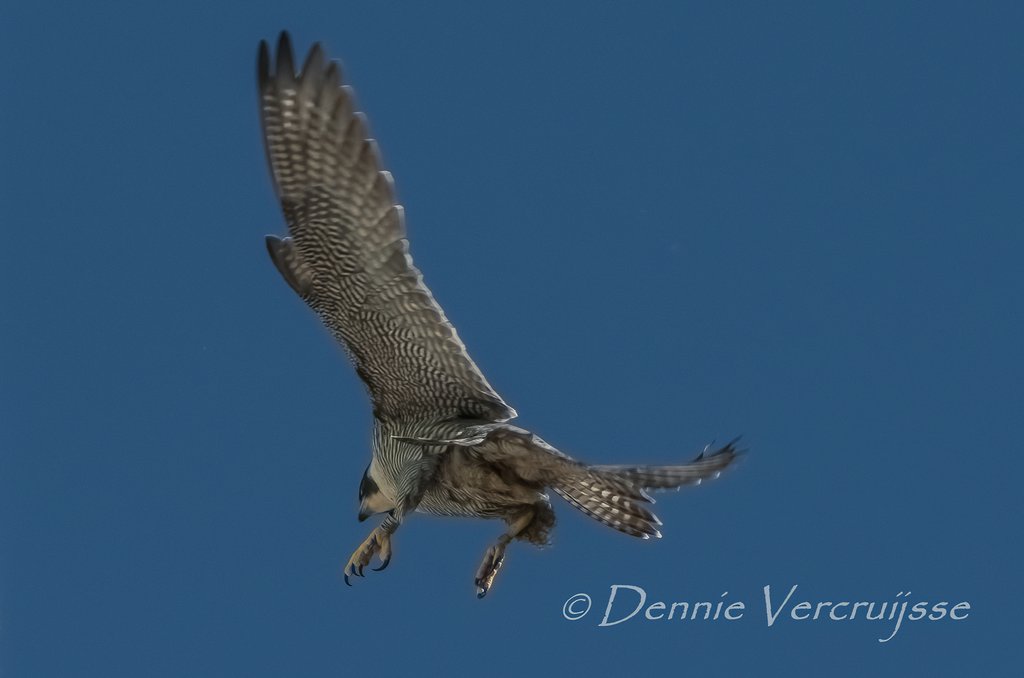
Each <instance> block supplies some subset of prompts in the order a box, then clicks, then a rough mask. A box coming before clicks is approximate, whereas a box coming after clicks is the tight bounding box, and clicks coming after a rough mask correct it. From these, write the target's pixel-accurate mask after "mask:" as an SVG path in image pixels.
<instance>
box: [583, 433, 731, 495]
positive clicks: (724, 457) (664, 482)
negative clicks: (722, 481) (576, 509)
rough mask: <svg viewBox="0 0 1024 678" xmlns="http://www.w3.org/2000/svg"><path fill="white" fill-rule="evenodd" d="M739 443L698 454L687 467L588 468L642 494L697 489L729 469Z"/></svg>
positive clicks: (685, 465) (681, 465)
mask: <svg viewBox="0 0 1024 678" xmlns="http://www.w3.org/2000/svg"><path fill="white" fill-rule="evenodd" d="M738 440H739V439H738V438H737V439H736V440H733V441H732V442H730V443H728V444H726V445H724V446H722V447H721V448H719V449H718V450H716V451H715V452H714V453H712V454H710V455H705V453H703V452H702V453H701V454H700V456H698V457H697V458H696V459H694V460H693V461H692V462H690V463H689V464H678V465H675V466H591V467H590V468H591V469H592V470H594V471H597V472H598V473H602V474H606V475H612V476H617V477H619V478H621V479H623V480H625V481H626V482H628V483H630V484H632V485H634V486H636V487H638V488H641V489H645V490H674V489H678V488H680V487H683V486H684V485H699V484H700V483H701V482H702V481H703V480H705V479H706V478H711V479H713V478H717V477H718V476H719V475H720V474H721V473H722V471H723V470H725V468H726V467H727V466H729V465H730V464H731V463H733V461H735V460H736V457H737V456H738V455H739V454H740V451H739V450H737V449H736V442H737V441H738Z"/></svg>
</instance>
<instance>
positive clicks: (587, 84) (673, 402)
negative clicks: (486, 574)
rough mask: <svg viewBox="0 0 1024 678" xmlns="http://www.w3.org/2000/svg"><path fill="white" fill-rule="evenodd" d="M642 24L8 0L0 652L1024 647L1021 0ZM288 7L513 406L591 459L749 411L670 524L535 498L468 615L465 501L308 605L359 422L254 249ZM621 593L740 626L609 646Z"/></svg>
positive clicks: (800, 10)
mask: <svg viewBox="0 0 1024 678" xmlns="http://www.w3.org/2000/svg"><path fill="white" fill-rule="evenodd" d="M485 4H486V6H483V5H485ZM637 5H639V6H637V7H630V6H627V3H587V4H583V3H580V4H575V5H573V4H570V3H562V4H559V5H557V6H553V4H551V3H515V4H510V3H503V4H500V5H499V4H498V3H469V2H464V3H457V4H456V3H431V4H430V6H427V5H426V4H418V3H411V2H406V3H401V2H374V3H371V2H366V3H358V4H353V3H348V2H339V1H335V2H300V3H265V2H264V3H260V2H245V3H241V2H223V3H211V4H207V3H195V4H190V3H147V2H133V3H127V2H125V3H102V2H100V3H89V4H83V3H63V4H53V3H46V2H39V3H31V4H29V3H21V4H18V5H11V4H9V5H7V6H5V8H4V9H3V10H2V15H3V21H2V22H0V38H2V40H0V53H2V57H3V60H4V63H5V65H6V66H5V68H4V69H3V71H2V74H0V79H2V82H3V85H4V91H5V92H7V95H6V96H5V97H4V101H3V104H2V105H0V116H2V117H0V120H2V122H3V125H2V132H0V134H2V142H3V147H4V153H3V158H2V160H0V172H2V177H3V187H4V188H3V191H2V193H0V201H2V202H0V206H2V210H3V215H4V218H3V221H4V224H5V236H6V237H5V243H4V247H3V248H2V251H0V271H2V275H3V282H2V285H0V289H2V296H0V300H2V304H3V307H2V308H3V311H4V317H5V320H6V322H5V323H4V328H5V329H4V332H3V337H4V351H3V352H2V355H0V361H2V362H0V368H2V380H0V384H2V386H0V516H2V520H0V568H2V569H0V586H2V588H0V670H3V671H4V675H6V676H39V677H42V676H66V675H103V676H138V675H148V676H181V675H245V676H279V675H310V676H338V675H340V676H349V675H394V674H404V675H410V672H412V671H417V670H419V671H422V670H424V669H423V667H424V666H426V667H428V668H429V669H430V670H431V671H435V670H440V669H444V670H446V671H450V672H451V673H453V674H455V675H459V674H463V675H476V674H479V673H486V674H488V675H492V676H503V675H521V674H522V673H523V672H525V671H530V672H539V673H542V674H544V673H558V674H563V675H569V674H570V673H576V672H580V673H582V672H585V671H590V672H594V673H597V674H605V675H611V674H624V673H627V672H628V673H629V675H637V674H643V675H648V674H650V675H657V674H679V673H683V672H687V673H699V674H701V675H737V674H739V675H750V674H752V673H753V672H757V673H759V674H763V673H769V674H772V673H787V674H795V675H801V674H803V675H821V674H822V673H825V672H827V673H829V674H831V675H864V674H866V673H869V672H870V673H873V674H876V675H893V674H896V673H899V672H906V671H914V672H915V673H927V674H929V675H965V674H968V675H1010V674H1011V673H1012V672H1013V671H1014V670H1019V667H1020V663H1021V659H1022V657H1021V652H1020V643H1019V640H1018V638H1017V636H1018V635H1019V634H1018V631H1019V628H1020V616H1021V614H1022V612H1024V595H1022V587H1021V584H1020V580H1019V576H1018V573H1019V570H1020V566H1021V557H1020V555H1021V552H1020V546H1019V537H1015V536H1014V535H1015V534H1018V533H1019V522H1020V518H1021V501H1020V490H1019V484H1020V474H1021V471H1022V470H1024V469H1022V464H1021V461H1020V453H1019V450H1018V447H1019V441H1020V434H1019V431H1018V427H1019V425H1020V422H1021V411H1022V408H1021V404H1022V398H1021V388H1020V384H1021V381H1022V378H1024V374H1022V372H1024V370H1022V360H1021V357H1020V347H1021V345H1024V322H1022V320H1021V317H1020V311H1021V298H1022V292H1024V276H1022V266H1021V254H1022V246H1024V238H1022V224H1024V218H1022V217H1024V214H1022V211H1024V210H1022V202H1021V197H1020V191H1021V185H1022V179H1024V135H1022V134H1021V122H1020V121H1021V120H1022V119H1024V110H1022V109H1024V96H1022V89H1021V87H1020V73H1021V67H1022V66H1024V58H1022V57H1024V54H1022V48H1021V46H1020V40H1019V27H1020V25H1021V20H1022V18H1024V17H1022V12H1021V10H1020V8H1019V6H1017V5H1014V4H1010V3H1002V4H1000V3H991V4H986V5H985V6H984V7H977V6H973V5H970V4H967V3H965V4H962V5H947V4H942V3H929V4H928V5H927V6H924V5H919V6H912V5H910V4H904V3H869V4H862V3H856V4H853V3H851V4H850V5H848V6H844V7H839V6H838V5H837V4H836V3H804V4H786V5H785V6H784V7H779V6H773V5H770V4H767V3H743V4H729V5H726V4H722V3H715V4H711V3H708V4H705V5H701V6H698V5H694V4H689V3H637ZM282 28H287V29H289V30H291V31H292V34H293V38H294V40H295V42H296V45H297V47H298V49H300V50H305V49H306V48H307V47H308V45H309V44H310V43H311V42H312V41H314V40H321V41H323V42H324V43H325V45H326V46H327V48H328V50H329V52H330V53H331V54H332V55H333V56H336V57H338V58H340V59H341V60H342V61H343V63H344V66H345V72H346V74H347V77H348V79H349V81H350V82H351V83H352V84H353V85H354V86H355V88H356V91H357V94H358V97H359V101H360V102H361V104H362V107H363V108H364V110H366V112H367V113H368V115H369V119H370V123H371V128H372V129H373V130H374V132H375V134H376V136H377V137H378V138H379V139H380V144H381V148H382V152H383V154H384V158H385V161H386V164H387V165H388V167H389V168H390V169H391V170H392V171H393V173H394V175H395V177H396V181H397V188H398V194H399V197H400V199H401V200H402V202H403V203H404V204H405V206H406V214H407V219H408V226H409V231H410V237H411V240H412V251H413V254H414V256H415V258H416V261H417V263H418V265H419V266H420V267H421V268H422V270H423V271H424V275H425V278H426V281H427V283H428V284H429V285H430V287H431V288H432V289H433V291H434V293H435V295H436V296H437V298H438V299H439V300H440V302H441V303H442V305H443V306H444V307H445V310H446V311H447V313H448V315H449V317H450V318H451V319H452V320H453V322H454V323H455V324H456V325H457V327H458V329H459V332H460V335H461V336H462V337H463V339H464V340H465V341H466V343H467V345H468V346H469V349H470V351H471V353H472V355H473V357H474V358H475V359H476V360H477V362H478V363H479V364H480V366H481V368H482V369H483V370H484V372H485V373H486V374H487V375H488V378H489V379H490V381H491V383H492V384H493V385H494V386H495V387H496V388H497V389H498V391H499V392H500V393H501V394H502V395H503V396H504V397H505V398H506V399H507V400H508V401H509V403H510V404H512V405H513V406H515V407H516V408H517V409H518V410H519V412H520V415H521V419H520V423H521V424H522V425H524V426H527V427H529V428H531V429H533V430H535V431H536V432H538V433H539V434H540V435H542V436H543V437H544V438H546V439H547V440H549V441H550V442H551V443H553V444H555V445H556V446H559V447H560V448H561V449H563V450H565V451H566V452H568V453H570V454H573V455H575V456H578V457H581V458H584V459H587V460H591V461H593V462H597V463H617V462H618V463H622V462H633V461H635V462H641V461H646V462H673V461H678V460H683V459H687V458H689V457H691V456H693V455H694V454H695V453H696V452H698V451H699V450H700V449H701V448H702V447H703V446H704V445H705V444H706V443H708V442H710V441H711V440H713V439H717V440H718V441H724V440H727V439H730V438H732V437H733V436H735V435H738V434H743V435H744V441H745V444H746V445H747V446H748V447H749V448H750V449H751V452H750V454H749V455H747V457H746V458H745V459H744V463H743V464H742V465H741V466H740V467H739V468H737V469H736V470H735V471H734V472H731V473H729V474H727V475H726V476H724V477H723V478H721V479H720V480H719V481H717V482H715V483H712V484H708V485H705V486H702V487H700V488H697V489H695V490H690V491H683V492H681V493H679V494H670V495H662V496H660V497H659V502H658V506H657V508H658V512H659V515H660V516H661V518H662V520H664V522H665V526H664V529H663V532H664V534H665V537H664V539H662V540H660V541H657V542H640V541H634V540H631V539H629V538H628V537H625V536H622V535H618V534H615V533H613V532H611V531H609V530H607V529H605V528H603V527H601V526H599V525H597V524H594V523H591V522H589V521H588V520H587V519H586V518H585V517H583V516H581V515H579V514H577V513H575V512H574V511H572V510H571V509H570V508H569V507H567V506H565V505H564V504H559V505H557V506H556V509H557V510H558V513H559V518H560V523H559V526H558V528H557V530H556V532H555V537H554V543H553V545H552V546H551V547H550V548H547V549H544V550H537V549H534V548H532V547H529V546H527V545H516V546H514V547H513V548H512V549H510V551H509V554H508V558H507V561H506V567H505V569H504V571H503V572H502V574H501V576H500V578H499V580H498V582H497V584H496V586H495V589H494V590H493V592H492V595H491V596H489V597H488V598H487V599H485V600H483V601H478V600H476V598H475V597H474V595H473V586H472V576H473V572H474V570H475V568H476V565H477V563H478V562H479V559H480V557H481V555H482V553H483V550H484V548H485V547H486V546H487V545H488V544H489V543H491V541H492V540H493V539H494V537H495V536H496V535H497V534H498V532H499V531H500V529H501V527H500V525H498V524H495V523H487V522H482V521H479V522H473V521H454V520H442V519H435V518H430V517H425V516H417V517H414V518H413V519H411V520H410V521H409V522H408V523H407V524H406V525H405V526H404V527H403V529H402V530H401V531H400V532H399V533H398V535H397V536H396V543H395V548H396V553H395V558H394V561H393V563H392V564H391V567H390V568H389V569H388V571H387V572H384V573H370V575H369V576H367V577H366V578H365V579H361V580H358V581H357V582H356V586H355V587H353V588H351V589H350V588H347V587H345V586H344V585H343V584H342V582H341V578H340V568H341V565H342V563H344V561H345V560H346V559H347V558H348V556H349V554H350V553H351V551H352V549H354V548H355V547H356V545H358V543H359V542H360V541H361V540H362V539H363V538H364V536H365V534H366V531H367V530H368V526H367V525H366V524H362V525H360V524H359V523H357V522H356V519H355V514H356V489H357V485H358V481H359V477H360V474H361V473H362V470H363V468H364V467H365V465H366V463H367V460H368V454H369V453H368V433H369V425H370V411H369V407H368V403H367V400H366V397H365V395H364V392H363V389H362V386H361V384H360V383H359V382H358V381H357V379H356V377H355V374H354V372H353V371H352V370H351V369H350V368H349V367H348V366H347V365H346V363H345V361H344V358H343V355H342V354H341V352H340V351H339V350H338V349H337V348H336V347H335V346H334V345H333V343H332V341H331V340H330V338H329V336H328V335H327V333H326V332H325V331H323V330H322V328H320V327H319V325H318V324H317V321H316V319H315V318H314V316H313V315H312V314H311V313H310V312H308V310H307V309H306V308H304V307H303V305H302V303H301V302H300V301H299V300H298V299H297V298H295V297H294V295H293V294H292V292H291V291H290V290H289V289H288V288H287V286H286V285H285V284H284V283H283V281H282V280H280V279H279V277H278V274H277V272H276V271H275V270H274V268H273V266H272V265H271V264H270V262H269V260H268V259H267V257H266V254H265V252H264V249H263V235H264V234H266V233H282V232H283V229H284V227H283V223H282V219H281V217H280V213H279V210H278V207H277V205H276V204H275V201H274V198H273V195H272V191H271V187H270V182H269V178H268V173H267V169H266V167H265V161H264V155H263V149H262V147H261V140H260V134H259V127H258V116H257V109H256V95H255V83H254V80H255V73H254V70H255V65H254V62H255V54H256V46H257V43H258V41H259V40H260V39H262V38H272V37H274V36H275V35H276V33H277V31H278V30H280V29H282ZM613 584H630V585H634V586H638V587H642V588H643V589H644V590H645V591H646V592H647V594H648V597H649V600H648V602H649V603H650V602H654V601H667V602H669V603H671V602H674V601H701V600H710V601H717V600H719V599H722V596H723V594H727V595H726V597H727V599H728V600H730V601H743V602H745V603H746V605H747V612H746V614H745V615H744V617H743V618H742V619H740V620H737V621H734V622H725V621H722V620H719V621H713V620H710V621H703V620H698V621H692V620H691V621H686V622H678V620H675V621H671V622H670V621H666V620H661V621H645V620H643V619H642V617H643V614H642V613H640V614H638V616H637V617H635V618H633V619H630V620H628V621H627V622H623V623H621V624H618V625H616V626H612V627H600V626H599V625H598V622H599V621H600V613H601V611H602V610H603V608H604V604H605V602H606V601H607V598H608V595H609V590H610V587H611V586H612V585H613ZM766 585H770V586H771V587H772V590H773V592H781V593H785V592H786V591H788V590H789V588H790V587H791V586H793V585H798V587H799V588H798V593H797V594H795V598H794V600H796V599H800V600H808V601H811V602H818V601H833V602H834V601H878V602H879V603H881V602H885V601H893V600H895V599H896V596H897V594H898V593H900V592H906V591H911V592H912V595H911V598H912V599H913V600H914V601H916V600H924V601H930V602H935V601H950V602H951V603H955V602H959V601H969V602H970V604H971V611H970V614H969V616H968V618H967V619H965V620H962V621H956V622H954V621H950V620H949V619H948V618H947V619H943V620H941V621H935V622H929V621H919V622H914V623H907V622H905V623H904V625H903V627H902V628H901V630H900V631H899V633H898V634H897V635H896V636H895V638H894V639H893V640H892V641H890V642H888V643H879V642H878V638H879V637H884V636H886V635H888V634H889V633H890V632H891V628H892V627H891V624H888V623H883V622H868V621H860V620H858V621H837V622H831V621H826V620H818V621H814V620H808V621H795V620H792V619H791V618H789V617H786V616H785V614H784V615H783V617H782V618H780V619H779V621H778V622H776V623H775V624H774V625H773V626H772V627H770V628H769V627H768V626H767V623H766V617H765V611H764V594H763V589H764V587H765V586H766ZM579 592H584V593H588V594H590V595H591V596H592V597H593V600H594V603H593V605H594V607H593V609H592V611H591V613H590V614H589V615H587V616H586V617H584V618H583V619H581V620H579V621H574V622H570V621H567V620H566V619H565V618H563V615H562V605H563V603H564V602H565V601H566V600H567V599H568V598H569V597H570V596H572V595H573V594H576V593H579ZM620 600H621V599H620ZM616 614H618V612H616ZM1011 667H1015V668H1011Z"/></svg>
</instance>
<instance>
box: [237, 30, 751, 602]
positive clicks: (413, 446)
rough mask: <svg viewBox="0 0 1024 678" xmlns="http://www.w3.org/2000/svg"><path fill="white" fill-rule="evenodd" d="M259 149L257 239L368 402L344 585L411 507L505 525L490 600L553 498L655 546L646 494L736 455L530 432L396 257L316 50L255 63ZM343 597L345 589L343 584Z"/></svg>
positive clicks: (358, 126)
mask: <svg viewBox="0 0 1024 678" xmlns="http://www.w3.org/2000/svg"><path fill="white" fill-rule="evenodd" d="M257 70H258V81H259V105H260V117H261V119H262V123H263V139H264V142H265V146H266V151H267V157H268V159H269V162H270V171H271V175H272V177H273V182H274V188H275V190H276V192H277V197H278V198H279V199H280V201H281V207H282V209H283V211H284V218H285V221H286V222H287V225H288V236H287V237H284V238H278V237H275V236H267V239H266V245H267V250H268V252H269V253H270V258H271V260H272V261H273V263H274V265H275V266H276V267H277V270H278V271H279V272H280V274H281V276H282V277H283V278H284V280H285V282H287V283H288V285H289V286H290V287H291V288H292V290H294V291H295V293H296V294H298V295H299V296H300V297H301V298H302V300H303V301H305V302H306V304H308V305H309V306H310V307H311V308H312V309H313V310H314V311H316V313H317V315H319V316H320V319H321V320H322V321H323V323H324V324H325V325H326V326H327V328H328V329H329V330H330V331H331V333H332V334H333V335H334V337H335V338H336V339H337V340H338V342H339V343H340V344H341V345H342V346H343V347H344V348H345V350H346V352H347V353H348V355H349V357H350V359H351V361H352V363H353V364H354V366H355V369H356V372H357V373H358V375H359V377H360V378H361V379H362V380H363V381H364V382H365V383H366V387H367V389H368V390H369V395H370V399H371V401H372V404H373V435H372V443H371V457H370V464H369V466H368V467H367V468H366V471H365V472H364V474H363V478H362V482H360V484H359V520H360V521H362V520H365V519H366V518H368V517H370V516H372V515H375V514H380V513H383V514H385V516H384V518H383V520H382V521H381V522H380V524H379V525H378V526H377V527H376V528H375V529H374V530H373V531H372V532H370V535H369V536H368V537H367V538H366V540H365V541H364V542H363V543H362V544H361V545H360V546H359V547H358V548H357V549H356V550H355V552H354V553H353V554H352V557H351V558H350V559H349V561H348V563H347V564H346V565H345V570H344V575H345V583H346V584H350V581H349V577H350V576H360V577H361V576H363V570H364V568H365V567H367V566H368V565H369V564H370V563H371V561H372V560H373V558H374V557H375V556H376V557H377V558H379V560H380V563H381V564H380V567H378V568H374V569H377V570H383V569H384V568H385V567H387V565H388V563H389V562H390V561H391V554H392V541H393V539H394V534H395V531H396V530H397V529H398V528H399V526H401V525H402V523H403V522H404V521H405V519H406V517H408V516H409V515H410V514H411V513H412V512H414V511H421V512H424V513H430V514H435V515H442V516H468V517H476V518H498V519H501V520H503V521H504V522H505V524H506V525H507V529H506V531H505V532H504V533H503V534H502V535H501V536H499V537H498V539H497V541H496V542H495V543H494V544H493V545H491V546H490V547H489V548H488V549H487V550H486V552H485V553H484V557H483V561H482V562H481V563H480V566H479V567H478V568H477V570H476V573H475V577H474V583H475V585H476V591H477V595H478V596H479V597H481V598H482V597H483V596H485V595H486V594H487V592H488V591H489V590H490V588H491V585H492V584H493V582H494V578H495V576H496V575H497V573H498V570H499V568H501V566H502V563H503V562H504V559H505V548H506V547H507V546H508V544H509V543H511V542H512V541H513V540H522V541H527V542H530V543H532V544H537V545H544V544H546V543H547V542H548V538H549V535H550V533H551V530H552V528H553V527H554V524H555V513H554V511H553V509H552V507H551V503H550V501H549V499H548V495H547V491H548V490H552V491H554V492H555V493H556V494H558V495H559V496H560V497H562V498H563V499H564V500H566V501H567V502H568V503H569V504H570V505H572V506H573V507H575V508H576V509H578V510H580V511H582V512H583V513H584V514H586V515H588V516H590V517H591V518H593V519H595V520H597V521H599V522H601V523H603V524H605V525H607V526H609V527H611V528H614V529H616V530H618V531H620V532H623V533H625V534H628V535H631V536H634V537H638V538H640V539H649V538H651V537H655V538H657V537H660V536H661V533H660V532H659V531H658V526H659V525H661V521H659V520H658V518H657V517H656V516H655V515H654V514H653V513H652V512H651V510H650V509H649V508H648V506H649V504H650V503H652V501H653V500H652V499H651V497H650V495H649V494H648V493H647V491H648V490H660V489H675V488H679V487H681V486H683V485H694V484H698V483H700V482H701V481H702V480H704V479H705V478H711V477H717V476H718V474H719V473H720V472H721V471H722V470H723V469H724V468H725V467H727V466H729V464H731V463H732V462H733V460H734V459H735V458H736V456H737V450H736V448H735V445H734V443H735V441H733V442H732V443H729V444H727V445H725V446H723V447H721V448H720V449H718V450H717V451H715V452H714V453H712V454H704V453H702V454H701V456H699V457H697V458H696V459H695V460H693V461H692V462H690V463H687V464H679V465H673V466H633V465H626V466H591V465H588V464H585V463H583V462H581V461H578V460H576V459H573V458H571V457H569V456H568V455H566V454H563V453H562V452H560V451H559V450H557V449H555V448H554V447H552V446H551V445H549V444H548V443H546V442H544V441H543V440H541V439H540V438H539V437H538V436H536V435H534V434H533V433H531V432H530V431H527V430H525V429H522V428H520V427H518V426H514V425H513V424H510V423H508V422H509V421H510V420H511V419H513V418H514V417H515V416H516V412H515V410H513V409H512V408H511V407H509V406H508V405H507V404H506V403H505V401H504V400H502V398H501V396H500V395H498V393H497V392H496V391H495V390H494V389H493V388H492V387H491V385H490V384H489V383H488V382H487V379H486V378H485V377H484V375H483V374H482V373H481V372H480V370H479V368H477V366H476V364H474V362H473V360H472V359H471V358H470V357H469V354H468V353H467V352H466V347H465V346H464V345H463V343H462V341H460V340H459V336H458V334H457V333H456V331H455V328H454V327H452V325H451V323H449V322H448V320H447V318H446V317H445V315H444V312H443V311H442V310H441V307H440V306H439V305H438V303H437V302H436V301H435V300H434V297H433V296H432V295H431V293H430V290H428V289H427V287H426V285H425V284H424V283H423V277H422V275H421V274H420V271H419V269H417V268H416V267H415V266H414V265H413V262H412V258H411V257H410V256H409V242H408V240H406V231H405V225H404V220H403V213H402V207H401V205H399V204H398V203H397V202H396V200H395V190H394V184H393V182H392V178H391V174H390V173H388V172H387V171H384V170H382V169H381V161H380V154H379V153H378V149H377V144H376V143H375V142H374V140H373V139H371V138H370V136H369V133H368V130H367V124H366V119H365V118H364V116H363V115H362V114H361V113H359V112H358V111H356V109H355V102H354V99H353V94H352V90H351V89H350V88H349V87H348V86H346V85H344V84H342V77H341V71H340V69H339V67H338V64H337V63H336V62H333V61H328V60H327V59H326V58H325V55H324V51H323V49H322V48H321V47H320V45H319V44H316V45H314V46H313V47H312V49H310V51H309V55H308V56H307V57H306V59H305V62H304V63H303V64H302V67H301V68H299V69H298V70H296V68H295V61H294V58H293V54H292V46H291V40H290V38H289V36H288V34H287V33H281V35H280V38H279V39H278V42H277V49H276V54H274V55H272V54H271V49H270V47H269V46H268V45H267V43H266V42H265V41H264V42H261V43H260V47H259V56H258V66H257ZM350 585H351V584H350Z"/></svg>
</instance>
